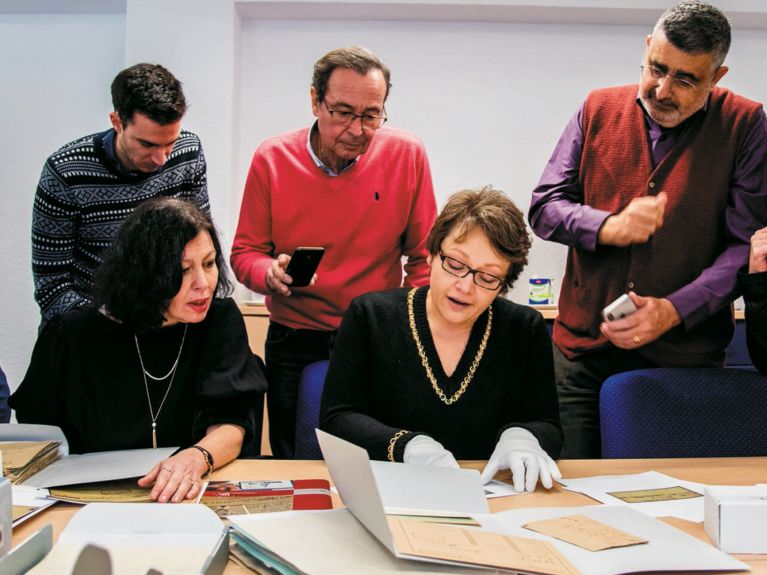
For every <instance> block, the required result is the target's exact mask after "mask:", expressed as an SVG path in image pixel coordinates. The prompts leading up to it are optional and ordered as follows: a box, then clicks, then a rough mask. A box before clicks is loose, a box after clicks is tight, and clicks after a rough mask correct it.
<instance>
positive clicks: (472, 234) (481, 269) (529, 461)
mask: <svg viewBox="0 0 767 575" xmlns="http://www.w3.org/2000/svg"><path fill="white" fill-rule="evenodd" d="M427 249H428V251H429V257H428V260H427V261H428V263H429V265H430V266H431V272H430V276H429V283H430V285H429V286H427V287H422V288H417V289H415V288H414V289H400V290H393V291H389V292H378V293H372V294H366V295H363V296H361V297H359V298H356V299H355V300H354V301H353V302H352V304H351V306H350V308H349V310H348V311H347V313H346V315H345V316H344V321H343V323H342V325H341V329H340V331H339V334H338V339H337V340H336V344H335V347H334V350H333V355H332V358H331V362H330V367H329V370H328V375H327V379H326V382H325V392H324V395H323V400H322V408H321V414H320V427H322V429H324V430H325V431H327V432H329V433H332V434H334V435H337V436H339V437H342V438H344V439H346V440H348V441H351V442H354V443H356V444H357V445H360V446H362V447H364V448H365V449H367V451H368V453H369V454H370V457H371V458H373V459H384V460H385V459H388V460H389V461H404V462H405V463H408V464H421V465H435V466H443V467H458V464H457V462H456V459H488V460H489V461H488V463H487V466H486V467H485V470H484V471H483V473H482V478H483V480H484V481H485V482H487V481H490V480H491V479H492V478H493V476H494V475H495V474H496V472H498V471H500V470H504V469H510V470H511V473H512V476H513V483H514V487H515V489H516V490H517V491H523V490H527V491H533V490H534V489H535V486H536V484H537V482H538V481H539V479H540V482H541V484H542V485H543V486H544V487H547V488H548V487H551V485H552V480H553V479H559V477H560V474H559V470H558V469H557V466H556V463H554V459H553V458H556V457H557V456H558V455H559V450H560V448H561V445H562V429H561V426H560V424H559V410H558V405H557V395H556V389H555V386H554V369H553V363H552V355H551V341H550V339H549V336H548V332H547V331H546V326H545V323H544V321H543V318H542V316H541V315H540V314H539V313H538V312H537V311H535V310H532V309H530V308H528V307H526V306H520V305H517V304H514V303H512V302H510V301H509V300H507V299H505V298H503V297H498V296H499V295H502V294H504V293H505V292H506V291H507V290H508V288H510V287H511V286H512V284H513V283H514V281H515V280H516V279H517V277H518V276H519V274H520V272H521V271H522V269H523V268H524V266H525V264H526V263H527V252H528V250H529V249H530V238H529V236H528V233H527V230H526V228H525V223H524V219H523V216H522V213H521V212H520V211H519V210H518V209H517V207H516V206H515V205H514V204H513V202H511V200H509V199H508V198H507V197H506V196H505V195H504V194H503V193H502V192H499V191H496V190H492V189H490V188H485V189H483V190H480V191H469V190H467V191H463V192H459V193H457V194H455V195H453V196H452V197H451V198H450V199H449V200H448V203H447V205H446V206H445V208H444V209H443V210H442V213H441V214H440V215H439V217H438V218H437V221H436V222H435V224H434V227H433V228H432V230H431V233H430V234H429V237H428V239H427Z"/></svg>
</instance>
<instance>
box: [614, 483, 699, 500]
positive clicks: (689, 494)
mask: <svg viewBox="0 0 767 575" xmlns="http://www.w3.org/2000/svg"><path fill="white" fill-rule="evenodd" d="M607 494H608V495H612V496H613V497H616V498H618V499H620V500H621V501H623V502H625V503H657V502H658V501H677V500H679V499H695V498H696V497H703V496H702V495H701V494H700V493H696V492H695V491H692V490H691V489H687V488H686V487H680V486H676V487H662V488H659V489H639V490H636V491H608V492H607Z"/></svg>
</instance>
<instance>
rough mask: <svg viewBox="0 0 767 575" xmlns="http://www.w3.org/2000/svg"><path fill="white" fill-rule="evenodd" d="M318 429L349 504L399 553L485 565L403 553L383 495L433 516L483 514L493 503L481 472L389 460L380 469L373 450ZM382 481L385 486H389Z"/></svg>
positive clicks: (395, 503)
mask: <svg viewBox="0 0 767 575" xmlns="http://www.w3.org/2000/svg"><path fill="white" fill-rule="evenodd" d="M316 431H317V440H318V441H319V444H320V449H322V456H323V457H324V459H325V464H326V465H327V467H328V471H329V472H330V476H331V477H332V478H333V484H334V485H335V487H336V489H337V490H338V494H339V495H340V496H341V499H342V500H343V502H344V505H346V506H347V507H348V508H349V510H350V511H351V512H352V514H353V515H354V516H355V517H356V518H357V520H359V522H360V523H362V524H363V525H364V526H365V528H366V529H367V530H368V531H370V533H372V534H373V535H374V536H375V538H376V539H378V540H379V541H380V542H381V543H382V544H383V545H384V546H386V548H387V549H388V550H389V551H391V553H392V554H393V555H394V556H395V557H399V558H401V559H410V560H413V561H424V562H427V563H440V564H443V565H460V566H462V567H469V568H478V569H484V568H483V567H480V566H478V565H476V566H475V565H467V564H465V563H455V562H451V561H442V560H438V559H429V558H425V557H417V556H414V555H405V554H402V553H400V552H399V551H398V550H397V547H396V545H395V544H394V536H393V535H392V532H391V530H390V529H389V524H388V521H387V519H386V511H385V510H384V502H383V498H382V491H383V492H385V493H386V495H387V497H389V498H390V499H388V500H387V502H388V503H392V504H393V507H396V508H397V509H398V511H399V510H400V509H402V508H403V507H404V508H405V509H411V510H413V509H418V510H419V511H421V512H423V513H425V514H429V515H437V514H440V512H443V514H444V512H445V511H448V512H449V513H461V514H463V515H467V514H469V515H475V514H476V515H483V514H485V513H487V512H488V507H487V500H486V499H485V495H484V490H483V489H482V481H481V479H480V474H479V472H478V471H477V470H474V469H449V468H444V467H427V466H419V465H401V464H400V465H396V464H393V463H387V462H381V463H382V464H383V465H376V466H375V468H374V467H373V465H372V463H373V462H371V461H370V458H369V457H368V454H367V451H365V450H364V449H362V448H361V447H359V446H357V445H354V444H353V443H349V442H348V441H344V440H343V439H340V438H338V437H335V436H333V435H330V434H329V433H325V432H324V431H321V430H319V429H318V430H316ZM386 466H388V467H386ZM379 482H380V485H384V487H383V489H381V487H379Z"/></svg>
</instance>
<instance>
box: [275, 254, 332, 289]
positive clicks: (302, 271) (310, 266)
mask: <svg viewBox="0 0 767 575" xmlns="http://www.w3.org/2000/svg"><path fill="white" fill-rule="evenodd" d="M323 255H325V248H314V247H298V248H296V250H295V251H294V252H293V255H292V256H291V257H290V262H289V263H288V267H287V268H286V269H285V272H286V273H287V274H288V275H289V276H290V277H291V278H293V283H292V284H290V287H292V288H294V287H306V286H308V285H309V284H310V283H311V281H312V277H313V276H314V272H316V271H317V266H319V265H320V260H321V259H322V256H323Z"/></svg>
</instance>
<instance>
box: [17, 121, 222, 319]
mask: <svg viewBox="0 0 767 575" xmlns="http://www.w3.org/2000/svg"><path fill="white" fill-rule="evenodd" d="M110 132H112V130H108V131H106V132H101V133H98V134H92V135H90V136H86V137H84V138H81V139H79V140H76V141H74V142H71V143H69V144H67V145H65V146H64V147H62V148H61V149H59V150H58V151H57V152H55V153H54V154H53V155H51V156H50V157H49V158H48V159H47V160H46V162H45V165H44V166H43V171H42V174H41V175H40V181H39V183H38V186H37V192H36V194H35V203H34V208H33V212H32V274H33V276H34V281H35V300H36V301H37V303H38V304H39V305H40V310H41V312H42V316H43V321H44V322H45V321H48V320H49V319H50V318H52V317H54V316H56V315H60V314H63V313H64V312H66V311H68V310H69V309H71V308H73V307H75V306H78V305H81V304H84V303H87V302H88V301H89V293H90V287H91V283H92V280H93V274H94V272H95V270H96V268H97V267H98V265H99V263H101V259H102V255H103V252H104V250H106V248H108V247H109V246H110V245H111V243H112V240H113V239H114V237H115V235H116V234H117V230H118V229H119V227H120V224H122V222H123V221H124V220H125V218H126V217H127V216H128V215H129V214H130V213H131V212H132V211H133V209H134V208H135V207H136V206H138V205H139V204H140V203H141V202H143V201H145V200H148V199H150V198H154V197H158V196H173V197H181V198H186V199H188V200H191V201H193V202H194V203H195V204H196V205H197V206H199V207H200V208H201V209H202V210H204V211H206V212H208V211H210V204H209V202H208V186H207V177H206V166H205V157H204V155H203V152H202V147H201V145H200V140H199V138H198V137H197V136H196V135H194V134H192V133H191V132H186V131H183V130H182V131H181V134H180V136H179V138H178V140H177V141H176V143H175V145H174V146H173V151H172V152H171V154H170V156H169V157H168V160H167V162H166V163H165V165H164V166H163V167H162V168H161V169H160V170H159V171H157V172H153V173H150V174H144V173H137V172H133V173H126V172H124V171H121V170H120V168H119V166H118V165H117V163H116V162H115V161H114V160H113V159H112V157H110V154H107V152H106V151H105V149H104V138H105V136H107V135H108V134H110ZM112 156H113V154H112Z"/></svg>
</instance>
